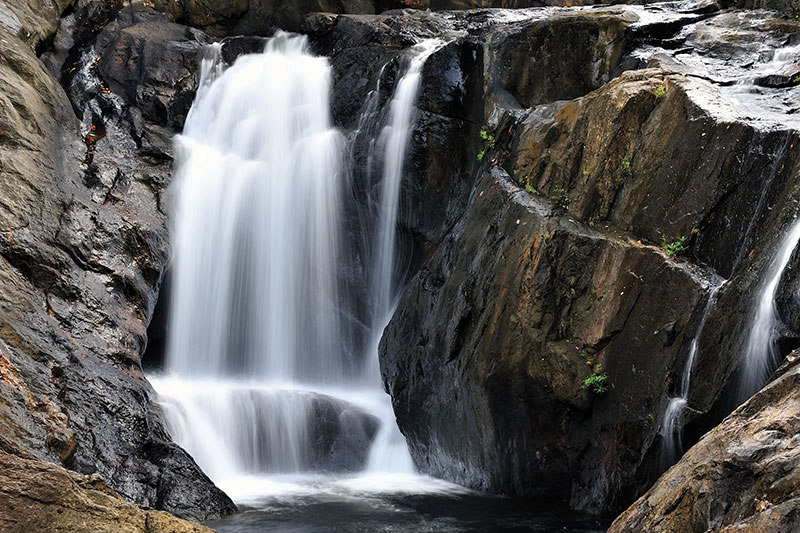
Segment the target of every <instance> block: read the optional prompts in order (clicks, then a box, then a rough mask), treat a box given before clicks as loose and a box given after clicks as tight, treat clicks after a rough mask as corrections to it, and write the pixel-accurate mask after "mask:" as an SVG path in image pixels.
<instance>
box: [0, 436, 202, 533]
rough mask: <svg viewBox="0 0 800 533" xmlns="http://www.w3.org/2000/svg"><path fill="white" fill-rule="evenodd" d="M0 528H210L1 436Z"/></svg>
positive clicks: (117, 531) (12, 531)
mask: <svg viewBox="0 0 800 533" xmlns="http://www.w3.org/2000/svg"><path fill="white" fill-rule="evenodd" d="M0 500H2V502H3V507H2V509H0V529H2V530H3V531H4V532H6V533H25V532H30V531H47V532H52V533H57V532H72V531H93V532H97V533H127V532H130V533H142V532H146V533H161V532H163V533H167V532H169V533H203V532H209V533H210V532H211V530H210V529H208V528H205V527H203V526H200V525H199V524H195V523H191V522H185V521H183V520H180V519H178V518H175V517H174V516H171V515H169V514H167V513H165V512H163V511H156V510H153V509H150V508H146V507H137V506H135V505H131V504H130V503H128V502H126V501H125V500H123V499H122V498H121V497H120V496H119V494H117V493H116V492H114V491H113V490H112V489H111V488H110V487H109V486H108V485H106V483H105V481H103V478H102V476H100V475H98V474H92V475H89V476H82V475H80V474H76V473H75V472H70V471H69V470H66V469H65V468H63V467H60V466H57V465H55V464H52V463H48V462H46V461H42V460H41V459H37V458H36V457H34V456H32V455H28V454H26V453H25V452H24V451H22V450H19V449H14V448H13V447H12V446H10V445H9V443H8V442H6V441H0Z"/></svg>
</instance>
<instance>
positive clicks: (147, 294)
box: [0, 29, 234, 518]
mask: <svg viewBox="0 0 800 533" xmlns="http://www.w3.org/2000/svg"><path fill="white" fill-rule="evenodd" d="M0 32H3V36H2V37H3V38H2V39H0V41H2V43H0V56H2V59H3V61H2V64H1V65H0V69H2V87H1V88H0V89H1V90H0V93H2V98H3V100H4V105H3V106H2V111H0V116H1V118H0V123H2V126H1V127H0V132H1V133H0V139H1V140H2V146H1V147H0V150H1V151H2V163H1V165H2V172H0V190H2V201H0V288H1V290H0V372H2V374H1V375H2V379H1V380H0V388H1V390H2V394H0V426H1V427H2V428H3V434H4V436H5V438H7V439H8V440H9V441H11V442H13V443H14V444H15V445H16V446H17V447H19V448H22V449H25V450H28V451H30V452H32V453H34V454H35V455H36V456H37V457H39V458H41V459H46V460H50V461H53V462H56V463H61V464H63V465H64V466H67V467H68V468H71V469H73V470H76V471H78V472H81V473H86V474H90V473H99V474H100V475H102V476H103V478H104V479H105V480H106V481H107V482H108V483H109V485H110V486H111V487H113V488H114V489H115V490H117V491H118V492H119V493H120V494H122V495H123V496H124V497H126V498H128V499H129V500H130V501H133V502H137V503H140V504H145V505H150V506H153V507H158V508H161V509H167V510H169V511H171V512H173V513H175V514H179V515H182V516H186V517H199V518H202V517H205V516H212V515H217V514H219V513H224V512H229V511H231V510H232V509H234V507H233V504H232V503H231V501H230V499H228V498H227V497H226V496H225V495H224V494H223V493H222V492H221V491H219V490H218V489H217V488H216V487H215V486H214V485H213V484H212V483H211V482H210V481H209V480H208V478H207V477H206V476H205V475H204V474H203V473H202V472H201V471H200V470H199V468H198V467H197V466H196V464H195V463H194V461H193V460H192V459H191V458H190V457H189V456H188V455H187V454H186V453H185V452H184V451H183V450H181V449H180V448H178V447H177V446H176V445H174V444H173V443H171V442H170V438H169V436H168V435H167V433H166V431H165V430H164V427H163V425H162V423H161V420H160V415H159V414H158V412H154V410H153V403H152V402H153V396H154V393H153V391H152V389H151V387H150V385H149V384H148V383H147V382H146V380H145V379H144V376H143V375H142V372H141V367H140V360H139V358H140V354H141V352H142V351H143V349H144V346H145V344H146V326H147V322H148V320H149V317H150V314H151V313H152V309H153V307H154V305H155V301H156V297H157V291H158V287H159V284H160V281H161V276H162V272H163V269H164V266H165V263H166V260H167V257H168V241H167V231H166V216H165V214H164V212H163V211H162V209H161V205H160V194H161V191H162V190H163V189H164V188H165V187H166V185H167V183H168V181H169V175H170V155H169V153H168V152H167V151H165V148H164V147H165V146H168V141H166V139H165V134H164V132H163V131H161V130H159V128H160V127H161V126H160V125H157V124H156V125H153V127H151V128H146V127H145V126H141V129H140V130H139V134H138V135H137V134H136V131H137V130H136V128H135V125H132V124H135V121H134V120H133V119H132V118H131V117H132V116H133V112H132V111H131V112H129V110H128V109H126V108H125V106H124V103H122V102H121V101H120V99H119V97H117V96H116V95H114V94H113V92H111V91H110V90H108V89H107V86H104V85H103V84H101V83H100V82H99V81H97V79H96V77H94V74H93V73H94V72H95V62H94V61H92V60H89V61H88V62H87V63H85V64H83V65H82V66H81V67H82V69H83V68H85V72H83V74H84V77H83V78H82V79H83V80H95V81H96V83H94V85H92V84H84V85H83V86H82V87H83V88H84V90H82V91H81V97H82V98H83V99H75V100H74V101H72V102H70V100H68V98H67V96H66V94H65V92H64V90H63V89H62V87H61V86H60V85H59V84H58V82H57V80H56V79H55V78H54V77H53V76H52V75H51V74H50V73H49V72H48V71H47V69H46V68H45V67H44V65H43V64H42V63H41V62H40V61H39V60H38V59H37V57H36V56H35V54H34V52H33V50H32V49H31V48H30V47H29V45H28V44H26V43H24V42H23V41H21V40H20V39H18V38H17V37H15V36H13V35H11V34H9V33H8V32H7V31H5V30H3V29H0ZM84 56H85V57H87V58H88V57H90V56H89V55H87V54H84ZM77 70H78V69H76V71H77ZM90 93H91V94H90ZM84 106H85V107H84ZM75 107H79V108H80V109H81V113H82V114H83V117H82V118H83V121H80V120H79V119H78V118H76V115H75V110H74V108H75ZM159 140H160V144H159V142H158V141H159ZM158 147H160V148H158Z"/></svg>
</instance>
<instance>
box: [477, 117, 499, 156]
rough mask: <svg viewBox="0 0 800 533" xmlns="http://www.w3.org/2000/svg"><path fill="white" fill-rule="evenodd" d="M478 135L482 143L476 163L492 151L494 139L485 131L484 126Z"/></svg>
mask: <svg viewBox="0 0 800 533" xmlns="http://www.w3.org/2000/svg"><path fill="white" fill-rule="evenodd" d="M479 135H480V137H481V140H482V141H483V149H481V151H480V152H478V161H483V158H484V157H486V153H487V152H488V151H489V150H492V149H494V145H495V139H494V135H492V134H491V133H489V130H487V129H486V127H485V126H484V127H483V128H481V131H480V132H479Z"/></svg>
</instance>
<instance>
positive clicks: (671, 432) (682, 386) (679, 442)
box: [660, 280, 727, 470]
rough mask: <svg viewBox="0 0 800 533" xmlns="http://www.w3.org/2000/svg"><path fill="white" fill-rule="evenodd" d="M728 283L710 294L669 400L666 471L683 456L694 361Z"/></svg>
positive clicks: (664, 424) (664, 450) (664, 425)
mask: <svg viewBox="0 0 800 533" xmlns="http://www.w3.org/2000/svg"><path fill="white" fill-rule="evenodd" d="M726 281H727V280H725V281H723V282H722V283H718V284H716V285H714V288H712V289H711V292H710V293H709V294H708V299H707V300H706V305H705V307H704V309H703V314H702V315H701V317H700V324H699V325H698V326H697V331H695V334H694V337H693V338H692V342H691V343H690V345H689V354H688V356H687V357H686V364H685V365H684V367H683V372H682V373H681V375H680V376H679V377H678V383H677V388H676V389H677V392H678V394H677V395H675V396H673V397H672V398H670V399H669V402H668V403H667V408H666V410H665V411H664V421H663V422H662V424H661V431H660V435H661V438H662V439H663V442H664V445H663V448H662V458H661V462H662V467H663V469H664V470H666V469H667V468H669V467H670V466H672V465H674V464H675V463H676V462H677V461H678V459H680V457H681V455H683V422H684V420H683V413H684V411H685V410H686V408H687V406H688V404H689V390H690V386H691V383H692V369H693V368H694V360H695V357H696V356H697V350H698V347H699V344H700V338H701V337H702V335H703V330H704V329H705V325H706V321H707V320H708V316H709V315H710V314H711V311H712V310H713V309H714V305H715V304H716V302H717V294H718V293H719V290H720V289H721V288H722V286H723V285H725V283H726Z"/></svg>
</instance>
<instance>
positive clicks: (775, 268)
mask: <svg viewBox="0 0 800 533" xmlns="http://www.w3.org/2000/svg"><path fill="white" fill-rule="evenodd" d="M798 243H800V218H796V219H795V220H794V222H793V223H792V224H791V226H790V227H789V229H788V231H787V233H786V235H785V236H784V237H783V238H782V239H781V240H780V244H779V245H778V250H777V253H776V254H775V256H774V257H773V259H772V261H771V263H770V265H769V268H768V270H767V271H766V275H765V276H764V279H765V280H766V283H764V284H763V285H762V287H761V288H760V290H759V293H758V298H757V300H756V305H755V307H754V308H753V311H752V315H751V317H752V318H751V319H750V320H749V321H748V323H749V324H751V326H750V332H749V335H748V337H747V345H746V348H745V355H744V359H743V361H742V365H741V368H740V372H739V383H738V385H737V387H736V401H737V404H741V403H743V402H744V401H745V400H747V399H748V398H750V397H751V396H752V395H753V394H755V393H756V392H757V391H758V390H759V389H760V388H761V387H763V386H764V383H766V381H767V378H769V375H770V374H771V373H772V371H774V370H775V368H776V367H777V366H778V364H779V363H780V357H779V351H778V346H777V341H778V339H779V336H780V329H779V328H780V325H781V320H780V317H779V316H778V309H777V306H776V304H775V296H776V294H777V292H778V284H779V283H780V280H781V277H782V276H783V273H784V271H785V270H786V268H787V267H788V266H789V261H790V260H791V258H792V254H793V253H794V250H795V248H797V245H798Z"/></svg>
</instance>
